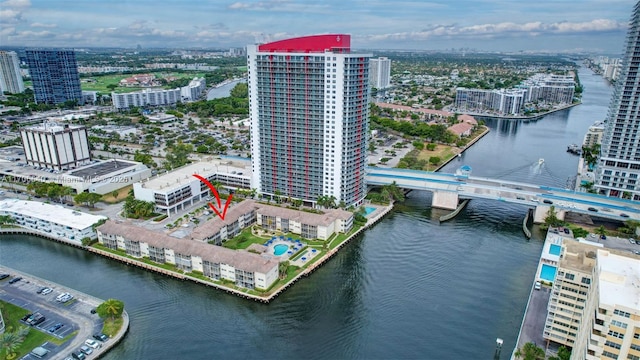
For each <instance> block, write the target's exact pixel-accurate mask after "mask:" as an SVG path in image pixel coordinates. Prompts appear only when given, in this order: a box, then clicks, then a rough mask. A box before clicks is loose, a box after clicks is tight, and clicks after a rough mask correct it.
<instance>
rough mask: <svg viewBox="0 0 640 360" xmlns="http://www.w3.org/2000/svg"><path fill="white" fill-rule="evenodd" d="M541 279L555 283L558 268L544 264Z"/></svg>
mask: <svg viewBox="0 0 640 360" xmlns="http://www.w3.org/2000/svg"><path fill="white" fill-rule="evenodd" d="M540 278H541V279H542V280H546V281H553V280H555V278H556V267H555V266H551V265H547V264H542V269H541V270H540Z"/></svg>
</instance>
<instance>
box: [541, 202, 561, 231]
mask: <svg viewBox="0 0 640 360" xmlns="http://www.w3.org/2000/svg"><path fill="white" fill-rule="evenodd" d="M544 223H545V224H546V225H547V226H550V227H557V226H560V225H562V224H563V221H562V220H560V219H558V214H557V212H556V208H555V206H551V207H549V211H547V216H545V218H544Z"/></svg>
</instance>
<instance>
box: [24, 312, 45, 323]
mask: <svg viewBox="0 0 640 360" xmlns="http://www.w3.org/2000/svg"><path fill="white" fill-rule="evenodd" d="M46 319H47V318H46V317H45V316H44V315H42V314H40V313H35V314H33V316H32V317H30V318H29V320H27V324H29V325H31V326H36V325H40V324H42V323H43V322H44V321H45V320H46Z"/></svg>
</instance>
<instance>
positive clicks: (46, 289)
mask: <svg viewBox="0 0 640 360" xmlns="http://www.w3.org/2000/svg"><path fill="white" fill-rule="evenodd" d="M52 291H53V289H52V288H49V287H46V288H44V289H42V292H41V294H42V295H47V294H51V292H52Z"/></svg>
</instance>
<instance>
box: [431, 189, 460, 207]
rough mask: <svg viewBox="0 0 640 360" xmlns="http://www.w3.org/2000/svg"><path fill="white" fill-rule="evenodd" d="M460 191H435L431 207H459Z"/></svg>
mask: <svg viewBox="0 0 640 360" xmlns="http://www.w3.org/2000/svg"><path fill="white" fill-rule="evenodd" d="M458 200H459V199H458V193H457V192H455V191H438V190H436V191H434V192H433V198H432V199H431V207H434V208H439V209H447V210H455V209H456V208H458Z"/></svg>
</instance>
